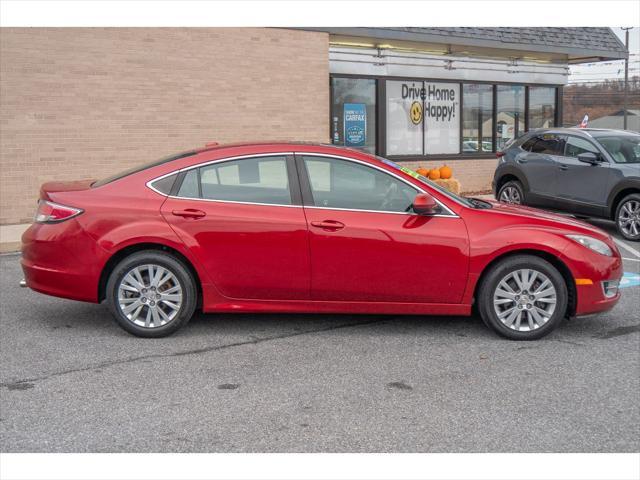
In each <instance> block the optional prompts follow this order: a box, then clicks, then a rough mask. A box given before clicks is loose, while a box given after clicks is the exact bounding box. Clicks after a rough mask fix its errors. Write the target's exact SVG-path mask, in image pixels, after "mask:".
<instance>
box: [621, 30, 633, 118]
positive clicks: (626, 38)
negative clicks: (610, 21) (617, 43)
mask: <svg viewBox="0 0 640 480" xmlns="http://www.w3.org/2000/svg"><path fill="white" fill-rule="evenodd" d="M632 28H633V27H626V28H625V27H622V30H624V46H625V47H626V49H627V58H626V59H625V60H624V107H623V108H624V123H623V128H624V130H626V129H627V96H628V95H629V30H631V29H632Z"/></svg>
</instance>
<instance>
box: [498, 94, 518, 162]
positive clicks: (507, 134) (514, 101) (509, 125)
mask: <svg viewBox="0 0 640 480" xmlns="http://www.w3.org/2000/svg"><path fill="white" fill-rule="evenodd" d="M497 91H498V93H497V95H498V111H497V117H496V120H497V121H496V125H497V127H496V148H497V149H498V150H501V149H502V148H503V147H504V145H505V144H506V143H507V142H508V141H509V140H511V139H513V138H516V137H517V136H518V135H519V134H520V133H522V132H524V86H522V85H498V87H497Z"/></svg>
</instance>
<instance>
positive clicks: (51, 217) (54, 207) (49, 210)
mask: <svg viewBox="0 0 640 480" xmlns="http://www.w3.org/2000/svg"><path fill="white" fill-rule="evenodd" d="M82 212H83V210H82V209H81V208H75V207H68V206H67V205H60V204H59V203H53V202H50V201H48V200H40V201H38V211H37V212H36V216H35V219H34V221H35V222H36V223H58V222H64V221H65V220H69V219H70V218H73V217H75V216H77V215H80V214H81V213H82Z"/></svg>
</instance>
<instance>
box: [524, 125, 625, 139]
mask: <svg viewBox="0 0 640 480" xmlns="http://www.w3.org/2000/svg"><path fill="white" fill-rule="evenodd" d="M527 133H529V134H538V133H565V134H568V133H570V134H573V135H581V136H584V137H592V138H597V137H603V136H611V135H612V134H613V135H624V136H635V135H638V133H636V132H630V131H627V130H615V129H611V128H579V127H557V128H537V129H532V130H529V132H527Z"/></svg>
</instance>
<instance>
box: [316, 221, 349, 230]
mask: <svg viewBox="0 0 640 480" xmlns="http://www.w3.org/2000/svg"><path fill="white" fill-rule="evenodd" d="M311 225H312V226H314V227H317V228H321V229H323V230H326V231H328V232H335V231H336V230H342V229H343V228H344V223H342V222H338V221H336V220H323V221H321V222H311Z"/></svg>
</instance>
